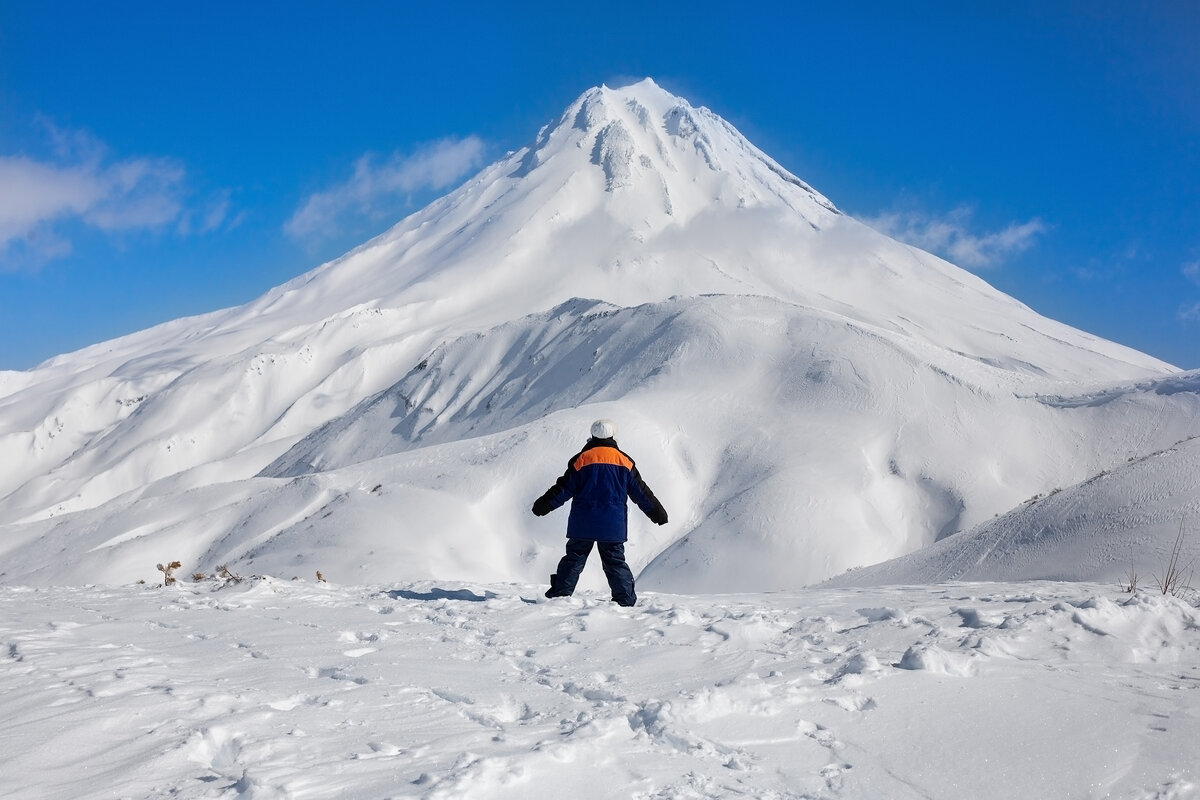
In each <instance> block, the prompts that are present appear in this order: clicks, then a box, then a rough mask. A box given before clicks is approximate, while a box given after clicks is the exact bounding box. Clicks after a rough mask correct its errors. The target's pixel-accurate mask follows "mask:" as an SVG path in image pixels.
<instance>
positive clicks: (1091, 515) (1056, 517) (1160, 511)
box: [828, 372, 1200, 588]
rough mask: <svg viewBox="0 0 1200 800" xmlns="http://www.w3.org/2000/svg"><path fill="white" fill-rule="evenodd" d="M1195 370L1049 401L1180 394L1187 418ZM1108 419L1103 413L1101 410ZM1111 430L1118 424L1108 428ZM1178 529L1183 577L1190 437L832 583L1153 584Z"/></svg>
mask: <svg viewBox="0 0 1200 800" xmlns="http://www.w3.org/2000/svg"><path fill="white" fill-rule="evenodd" d="M1197 389H1200V373H1197V372H1192V373H1187V374H1185V375H1183V376H1180V377H1178V378H1172V379H1167V380H1164V381H1155V382H1152V383H1149V384H1146V385H1143V386H1138V387H1121V388H1120V389H1114V390H1112V391H1109V392H1105V393H1102V394H1098V395H1089V396H1085V397H1079V398H1057V399H1055V400H1054V401H1053V402H1054V403H1055V404H1056V405H1058V406H1060V407H1073V408H1087V409H1089V410H1090V411H1091V412H1092V413H1096V414H1103V413H1104V412H1105V411H1108V410H1110V409H1111V408H1112V407H1113V406H1127V405H1130V404H1134V405H1136V404H1138V403H1139V402H1141V401H1144V400H1145V399H1146V398H1147V397H1149V396H1160V397H1168V398H1172V399H1174V400H1177V401H1182V402H1183V404H1184V407H1185V409H1187V410H1190V413H1191V414H1192V415H1193V416H1196V415H1200V402H1197V395H1196V392H1197ZM1108 416H1111V414H1109V415H1108ZM1117 433H1118V434H1119V430H1118V431H1117ZM1181 531H1182V533H1183V543H1182V548H1181V551H1180V552H1181V558H1180V561H1179V564H1180V566H1181V567H1183V568H1184V573H1185V575H1184V582H1185V583H1191V576H1192V575H1193V574H1194V571H1193V570H1194V567H1195V565H1196V563H1197V560H1198V559H1200V439H1198V438H1197V437H1196V435H1195V434H1192V435H1190V436H1189V437H1188V438H1186V439H1184V440H1182V441H1179V442H1178V443H1176V444H1175V445H1174V446H1172V447H1168V448H1165V449H1162V450H1159V451H1156V452H1152V453H1149V454H1147V455H1145V456H1142V457H1138V458H1132V457H1131V458H1130V459H1129V460H1128V463H1125V464H1121V465H1119V466H1117V467H1115V468H1114V469H1112V470H1104V471H1103V472H1100V473H1098V474H1096V475H1093V476H1092V477H1091V478H1089V479H1088V480H1086V481H1083V482H1081V483H1078V484H1076V485H1074V486H1069V487H1065V488H1061V489H1059V488H1056V489H1054V490H1052V491H1050V492H1048V493H1047V494H1046V495H1044V496H1043V495H1041V494H1039V495H1037V496H1036V497H1033V498H1030V500H1029V501H1028V502H1026V503H1024V504H1022V505H1021V506H1019V507H1017V508H1016V509H1014V510H1012V511H1010V512H1008V513H1007V514H1004V515H1002V516H1000V517H997V518H996V519H994V520H989V521H987V522H985V523H983V524H981V525H979V526H977V527H976V528H974V529H972V530H970V531H967V532H964V533H961V534H958V535H956V536H954V537H953V538H951V539H948V540H946V541H943V542H939V543H937V544H936V545H934V546H932V547H928V548H925V549H923V550H920V551H918V552H916V553H913V554H911V555H907V556H905V557H902V558H898V559H895V560H893V561H889V562H886V563H883V564H878V565H875V566H873V567H866V568H863V569H856V570H853V571H851V572H849V573H846V574H844V575H840V576H837V577H836V578H834V579H832V580H831V581H829V582H828V583H829V585H833V586H870V585H880V584H893V583H938V582H942V581H954V580H971V581H1007V580H1043V579H1045V580H1067V581H1070V580H1108V581H1112V582H1114V583H1126V584H1128V583H1130V582H1132V581H1133V579H1134V577H1136V578H1137V582H1138V583H1140V585H1141V586H1143V587H1151V588H1153V587H1155V585H1156V583H1160V582H1161V579H1163V578H1164V577H1165V576H1166V574H1167V565H1168V564H1169V562H1170V559H1171V553H1172V550H1173V548H1174V547H1175V543H1176V539H1177V538H1178V537H1179V536H1180V532H1181Z"/></svg>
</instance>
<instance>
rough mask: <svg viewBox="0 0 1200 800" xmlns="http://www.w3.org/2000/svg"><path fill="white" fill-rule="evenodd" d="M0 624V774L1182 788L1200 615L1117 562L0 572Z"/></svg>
mask: <svg viewBox="0 0 1200 800" xmlns="http://www.w3.org/2000/svg"><path fill="white" fill-rule="evenodd" d="M595 568H596V567H595V565H592V566H590V567H589V569H595ZM0 636H2V639H0V647H3V652H4V653H5V654H6V656H7V660H6V662H5V666H4V669H3V670H0V718H2V719H3V720H4V725H3V726H2V727H0V776H3V779H2V781H0V785H2V788H0V794H3V795H4V796H6V797H21V798H92V797H95V798H100V797H105V798H108V797H129V798H148V797H167V796H171V797H182V798H208V797H223V798H237V797H246V798H249V797H253V798H263V797H278V798H334V797H353V798H383V797H410V798H468V797H478V798H489V799H490V798H508V797H512V798H522V799H523V800H531V799H536V798H560V797H570V798H622V800H627V799H628V798H701V797H703V798H708V797H753V798H872V799H875V798H990V797H994V798H1033V797H1046V798H1049V797H1053V798H1074V797H1079V798H1082V797H1120V798H1188V797H1196V796H1200V789H1198V786H1200V752H1198V751H1197V748H1196V743H1197V742H1198V741H1200V658H1197V655H1198V651H1200V612H1198V611H1197V610H1196V609H1195V608H1193V607H1192V606H1191V605H1189V604H1188V603H1185V602H1183V601H1181V600H1178V599H1175V598H1172V597H1163V596H1160V595H1157V596H1156V595H1150V594H1139V595H1128V594H1122V593H1121V592H1120V591H1119V590H1118V589H1117V587H1115V586H1112V585H1102V584H1076V583H1048V582H1047V583H1023V584H1022V583H1013V584H997V583H989V584H950V585H944V586H934V587H920V588H912V587H906V588H896V587H890V588H872V589H820V590H813V591H803V592H789V593H779V594H757V595H753V594H746V595H717V596H706V597H698V596H683V595H668V594H654V593H643V597H642V599H641V601H640V604H639V605H638V606H637V607H636V608H632V609H622V608H618V607H616V606H615V605H613V604H611V603H610V602H608V601H607V599H606V598H605V597H604V596H603V595H600V594H591V593H584V594H582V595H579V596H576V597H574V598H570V599H564V600H555V601H547V600H544V599H542V598H541V596H540V589H539V587H536V586H526V585H519V584H486V585H485V584H466V585H464V584H451V583H447V582H440V583H419V584H403V585H391V586H373V587H358V586H337V585H333V584H321V583H312V582H284V581H278V580H273V579H261V580H249V581H246V582H243V583H241V584H230V585H226V586H223V587H220V588H218V586H217V584H215V583H212V582H205V583H201V584H191V583H187V584H181V585H178V586H174V587H168V588H161V589H155V588H148V587H144V586H124V587H107V588H98V587H71V588H39V589H34V588H16V587H4V588H2V589H0Z"/></svg>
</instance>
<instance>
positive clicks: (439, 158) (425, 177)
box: [284, 136, 485, 239]
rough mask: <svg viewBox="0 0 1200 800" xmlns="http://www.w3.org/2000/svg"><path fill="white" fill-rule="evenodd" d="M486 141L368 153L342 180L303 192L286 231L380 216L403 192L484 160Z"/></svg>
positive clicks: (301, 234) (331, 227)
mask: <svg viewBox="0 0 1200 800" xmlns="http://www.w3.org/2000/svg"><path fill="white" fill-rule="evenodd" d="M484 150H485V146H484V143H483V140H482V139H480V138H479V137H477V136H468V137H466V138H464V139H442V140H440V141H437V142H434V143H432V144H428V145H425V146H424V147H421V148H419V149H418V150H417V151H416V152H414V153H412V154H410V155H402V154H399V153H393V154H392V155H391V156H390V157H389V158H387V159H380V158H379V157H377V156H375V155H373V154H370V153H368V154H367V155H364V156H362V157H360V158H359V159H358V160H357V161H356V162H355V163H354V174H353V175H351V176H350V177H349V178H348V179H346V180H345V181H343V182H341V183H339V184H337V185H335V186H332V187H330V188H329V189H326V190H324V191H320V192H316V193H314V194H312V195H311V196H309V197H308V199H306V200H305V201H304V202H303V203H301V204H300V207H299V208H298V209H297V210H296V213H294V214H293V215H292V217H291V219H289V220H288V221H287V223H286V224H285V225H284V230H285V231H286V232H287V233H288V235H290V236H292V237H295V238H297V239H309V238H317V237H323V236H332V235H335V234H336V233H337V232H338V231H339V230H340V229H341V228H342V227H343V225H345V224H346V223H347V222H348V221H349V218H350V217H359V218H361V217H368V218H372V219H375V218H379V217H382V216H385V215H387V214H389V213H392V212H394V210H395V208H396V207H397V206H398V205H399V204H401V203H402V202H403V201H404V199H405V196H406V195H409V194H411V193H412V192H415V191H418V190H421V189H435V190H436V189H444V188H446V187H447V186H450V185H451V184H453V183H454V182H455V181H457V180H459V179H461V178H462V177H463V176H464V175H466V174H467V173H469V172H471V171H473V170H475V169H478V168H479V167H480V166H481V165H482V164H483V157H484Z"/></svg>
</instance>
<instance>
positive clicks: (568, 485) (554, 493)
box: [533, 459, 575, 517]
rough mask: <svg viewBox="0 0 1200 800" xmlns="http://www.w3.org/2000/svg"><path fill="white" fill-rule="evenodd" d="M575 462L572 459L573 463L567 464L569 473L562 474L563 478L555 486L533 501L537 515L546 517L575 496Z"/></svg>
mask: <svg viewBox="0 0 1200 800" xmlns="http://www.w3.org/2000/svg"><path fill="white" fill-rule="evenodd" d="M574 462H575V459H571V463H569V464H567V471H566V472H564V473H563V474H562V477H560V478H559V479H558V480H557V481H555V482H554V485H553V486H551V487H550V488H549V489H547V490H546V492H545V493H544V494H543V495H542V496H541V497H539V498H538V499H537V500H534V501H533V513H534V514H535V515H537V516H539V517H544V516H546V515H547V514H549V513H550V512H551V511H553V510H554V509H556V508H558V507H559V506H561V505H562V504H563V503H565V502H567V501H568V500H570V499H571V498H572V497H573V496H574V495H575V464H574Z"/></svg>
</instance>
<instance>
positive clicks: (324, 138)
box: [0, 0, 1200, 369]
mask: <svg viewBox="0 0 1200 800" xmlns="http://www.w3.org/2000/svg"><path fill="white" fill-rule="evenodd" d="M568 5H571V6H573V7H571V8H567V6H568ZM965 6H970V7H971V8H964V7H965ZM733 8H734V5H733V4H727V3H705V2H693V3H687V4H677V3H671V4H667V3H662V4H659V3H654V4H647V3H644V2H637V3H635V2H623V1H622V0H612V1H611V2H605V3H602V4H596V5H585V4H558V3H503V4H500V3H495V4H489V3H463V2H453V1H451V2H443V3H438V4H418V3H368V2H362V3H305V2H300V3H292V4H288V5H286V6H285V5H284V4H269V5H268V4H253V3H222V2H214V3H204V4H199V3H197V4H185V3H163V2H114V3H111V4H107V3H92V2H88V3H83V2H79V3H71V2H62V3H45V2H37V1H35V0H28V2H22V1H21V0H11V1H10V2H5V3H3V4H0V369H27V368H29V367H32V366H34V365H35V364H36V363H38V362H40V361H41V360H43V359H45V358H48V357H50V356H52V355H55V354H57V353H61V352H67V351H70V350H74V349H77V348H79V347H83V346H86V345H88V344H92V343H95V342H98V341H102V340H104V339H108V338H112V337H114V336H118V335H121V334H124V333H129V332H132V331H135V330H139V329H141V328H144V327H147V326H150V325H153V324H155V323H158V322H162V321H166V320H169V319H174V318H176V317H180V316H185V315H191V314H198V313H203V312H206V311H211V310H215V309H218V308H222V307H226V306H231V305H236V304H240V303H243V302H246V301H249V300H251V299H253V298H254V297H256V296H257V295H259V294H260V293H262V292H263V291H265V290H267V289H268V288H270V287H272V286H274V285H277V284H279V283H282V282H283V281H285V280H287V279H289V278H291V277H294V276H295V275H298V274H300V273H302V272H305V271H307V270H308V269H310V268H312V267H314V266H316V265H317V264H319V263H321V262H322V261H325V260H327V259H329V258H332V257H335V256H337V255H340V254H341V253H342V252H344V251H345V250H347V249H349V248H350V247H353V246H354V245H356V244H359V243H361V242H363V241H365V240H366V239H367V238H369V237H370V236H373V235H375V234H377V233H379V232H381V231H383V230H385V229H386V228H387V227H389V226H390V225H391V224H392V223H394V222H396V221H398V220H399V219H401V218H402V217H404V216H405V215H407V214H408V213H411V212H412V211H415V210H417V209H418V208H420V207H421V206H423V205H424V204H425V203H427V202H428V201H430V200H432V199H434V198H435V197H437V196H439V195H441V194H444V193H445V192H447V191H449V190H451V189H453V188H454V187H455V186H457V185H458V184H459V183H461V182H462V181H463V180H465V179H466V178H467V177H468V176H469V175H470V174H471V173H473V172H474V171H475V170H477V169H478V168H479V167H481V166H483V165H484V164H485V163H490V162H491V161H492V160H494V159H495V158H497V157H499V156H501V155H502V154H503V153H505V152H506V151H508V150H513V149H518V148H520V147H522V146H524V145H525V144H527V143H528V142H530V141H531V140H532V138H533V137H534V135H535V134H536V133H537V130H538V128H539V127H541V125H542V124H544V123H545V122H548V121H549V120H550V119H552V118H554V117H555V116H557V115H558V114H559V113H560V112H561V111H562V110H563V109H564V108H565V107H566V106H567V105H568V104H569V103H570V102H571V101H572V100H574V99H575V98H576V97H577V96H578V95H579V94H581V93H582V92H584V91H585V90H586V89H588V88H589V87H591V86H595V85H598V84H600V83H607V84H609V85H621V84H623V83H626V82H629V81H632V80H636V79H640V78H642V77H645V76H650V77H653V78H654V79H655V80H656V81H657V82H658V83H659V84H661V85H662V86H663V87H665V88H666V89H668V90H670V91H672V92H674V93H676V94H679V95H682V96H683V97H685V98H687V99H688V100H690V101H691V102H692V103H693V104H697V105H706V106H708V107H709V108H711V109H713V110H714V111H716V112H717V113H718V114H720V115H722V116H723V117H725V118H726V119H727V120H729V121H730V122H731V123H733V124H734V125H735V126H737V127H738V128H739V129H740V130H741V131H742V133H744V134H745V135H746V136H748V137H749V138H750V139H751V140H752V141H753V142H754V143H755V144H757V145H758V146H759V147H761V148H762V149H763V150H765V151H766V152H767V153H769V154H771V155H772V156H773V157H775V158H776V159H777V160H778V161H780V162H781V163H782V164H783V165H784V166H785V167H787V168H788V169H789V170H791V171H792V172H794V173H795V174H797V175H798V176H799V177H801V178H802V179H804V180H806V181H807V182H809V183H810V184H812V185H813V186H814V187H815V188H817V189H818V190H819V191H821V192H822V193H823V194H825V195H826V196H828V197H829V198H830V199H831V200H833V202H834V203H836V204H837V205H838V206H839V207H840V208H842V209H843V210H844V211H847V212H848V213H850V214H852V215H855V216H858V217H860V218H864V219H868V220H870V221H873V223H874V224H876V225H877V226H878V227H881V228H884V229H886V230H888V231H889V232H891V233H892V234H893V235H896V236H898V237H899V238H904V239H906V240H908V241H910V242H912V243H914V244H918V245H921V246H923V247H925V248H926V249H930V250H932V251H934V252H937V253H939V254H940V255H944V256H946V257H948V258H950V260H952V261H954V262H955V263H958V264H959V265H960V266H964V267H967V268H970V269H972V270H973V271H975V272H976V273H978V274H979V275H981V276H982V277H984V278H985V279H986V280H988V281H989V282H991V283H992V284H994V285H995V286H997V287H999V288H1000V289H1002V290H1003V291H1005V292H1007V293H1009V294H1011V295H1013V296H1014V297H1016V298H1018V299H1019V300H1021V301H1023V302H1025V303H1026V304H1028V305H1030V306H1032V307H1033V308H1034V309H1036V310H1037V311H1039V312H1041V313H1043V314H1045V315H1047V316H1050V317H1054V318H1056V319H1059V320H1062V321H1064V322H1067V323H1069V324H1071V325H1074V326H1076V327H1079V328H1082V329H1084V330H1087V331H1089V332H1092V333H1095V334H1098V335H1100V336H1104V337H1106V338H1109V339H1113V340H1115V341H1118V342H1121V343H1123V344H1127V345H1130V346H1132V347H1136V348H1138V349H1140V350H1144V351H1146V352H1148V353H1151V354H1153V355H1156V356H1158V357H1159V358H1162V359H1164V360H1167V361H1169V362H1171V363H1174V364H1176V365H1177V366H1180V367H1184V368H1197V367H1200V347H1198V344H1200V48H1197V47H1195V42H1197V41H1200V4H1197V3H1180V2H1148V3H1138V4H1134V3H1119V2H1058V3H1039V2H1019V1H1018V2H1004V3H1001V2H984V3H977V4H963V3H951V2H944V3H933V2H920V1H919V0H918V1H916V2H907V3H903V4H901V3H856V2H846V3H837V4H834V3H802V2H797V3H749V4H746V5H744V6H738V7H737V8H738V10H736V11H735V10H731V9H733Z"/></svg>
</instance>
